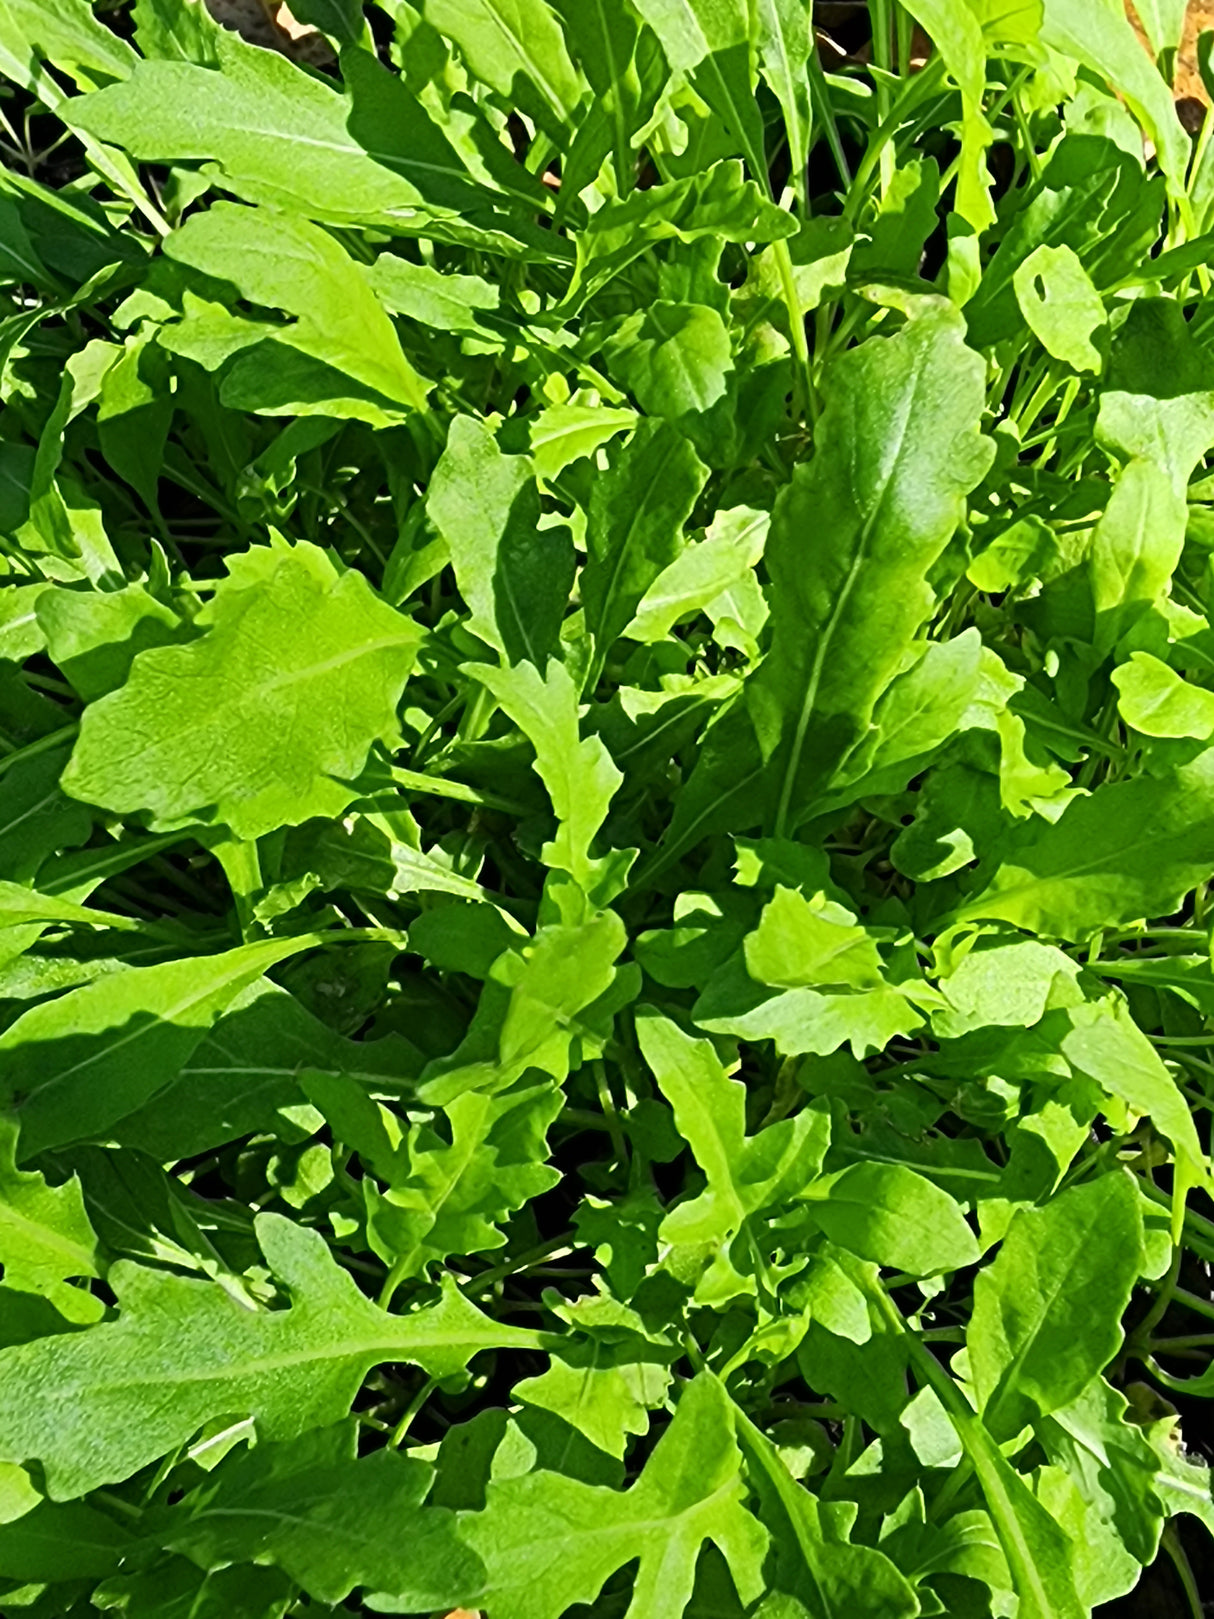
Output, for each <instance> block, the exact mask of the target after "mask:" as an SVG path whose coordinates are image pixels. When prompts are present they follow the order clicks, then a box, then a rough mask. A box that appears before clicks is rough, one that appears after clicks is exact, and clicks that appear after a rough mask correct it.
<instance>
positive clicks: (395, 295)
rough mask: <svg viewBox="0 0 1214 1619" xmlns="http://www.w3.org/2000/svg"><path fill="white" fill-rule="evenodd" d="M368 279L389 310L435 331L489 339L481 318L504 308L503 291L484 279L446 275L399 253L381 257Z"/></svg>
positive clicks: (474, 276)
mask: <svg viewBox="0 0 1214 1619" xmlns="http://www.w3.org/2000/svg"><path fill="white" fill-rule="evenodd" d="M367 279H368V280H369V282H370V284H371V288H372V290H373V291H374V293H375V296H376V297H377V298H378V299H379V301H380V302H381V303H382V304H384V305H385V306H386V307H387V308H388V309H391V310H392V311H394V313H396V314H399V315H404V316H406V317H407V318H408V319H409V320H412V321H416V322H417V323H418V325H419V326H429V327H431V328H433V329H434V330H435V331H440V332H466V333H468V334H470V335H471V336H474V337H486V336H488V335H489V333H488V328H487V327H486V326H485V325H484V324H483V323H482V321H481V320H480V319H479V318H478V317H480V316H481V315H482V313H483V314H486V315H490V314H493V313H495V312H496V311H497V310H498V309H499V308H500V307H501V289H500V288H498V287H495V286H494V285H493V283H492V282H491V281H486V280H485V279H484V278H483V277H482V276H479V275H444V274H443V273H442V272H441V271H440V270H435V269H433V268H432V267H431V266H430V265H428V264H413V263H412V262H411V261H410V260H409V259H404V258H401V257H400V256H399V255H397V254H395V253H381V254H380V255H379V257H378V258H377V259H376V261H375V263H374V264H373V265H372V266H371V268H370V271H369V272H368V276H367Z"/></svg>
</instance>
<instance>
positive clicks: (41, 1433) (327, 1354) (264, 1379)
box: [0, 1215, 541, 1500]
mask: <svg viewBox="0 0 1214 1619" xmlns="http://www.w3.org/2000/svg"><path fill="white" fill-rule="evenodd" d="M257 1234H258V1241H259V1242H260V1244H261V1246H262V1251H263V1252H264V1254H265V1257H266V1260H267V1262H268V1264H269V1265H270V1267H271V1269H272V1270H273V1271H274V1273H275V1274H276V1275H277V1276H278V1278H279V1280H280V1281H281V1282H282V1283H283V1285H284V1286H285V1287H286V1288H287V1290H288V1292H289V1293H290V1296H291V1299H292V1305H291V1307H290V1309H287V1310H264V1309H250V1308H249V1307H248V1304H247V1303H241V1304H238V1303H237V1302H236V1301H235V1300H234V1299H232V1298H231V1296H230V1295H229V1294H228V1293H226V1292H225V1291H224V1290H223V1289H222V1288H220V1287H218V1286H217V1285H216V1284H215V1283H213V1282H195V1281H187V1280H185V1279H184V1278H182V1277H178V1276H173V1275H172V1274H169V1273H166V1272H161V1271H153V1270H145V1269H142V1268H140V1267H139V1266H136V1265H132V1264H130V1263H129V1262H128V1261H123V1262H122V1263H121V1264H119V1265H116V1266H114V1267H113V1269H112V1270H111V1271H110V1282H111V1285H112V1286H113V1288H114V1291H115V1293H116V1294H117V1295H118V1299H119V1313H118V1317H117V1319H116V1320H115V1321H112V1322H108V1323H105V1324H102V1325H99V1326H94V1327H89V1328H86V1329H85V1330H84V1331H83V1332H80V1333H69V1334H66V1335H63V1336H60V1337H57V1338H54V1339H50V1340H40V1341H35V1342H34V1343H32V1344H20V1345H18V1346H16V1347H15V1348H11V1349H5V1350H0V1410H3V1412H4V1422H3V1429H4V1438H3V1440H2V1441H0V1455H2V1457H3V1459H4V1460H5V1461H29V1460H33V1459H35V1458H36V1459H37V1460H38V1461H39V1462H40V1463H41V1464H42V1466H43V1468H44V1469H45V1472H46V1480H47V1486H48V1489H49V1491H50V1494H51V1498H52V1499H53V1500H70V1499H71V1498H72V1497H73V1496H77V1495H83V1494H84V1493H85V1492H86V1491H88V1490H91V1489H94V1488H96V1487H97V1485H99V1484H106V1483H111V1482H115V1481H117V1480H120V1479H124V1478H129V1477H130V1475H131V1474H132V1473H134V1472H135V1471H137V1469H139V1468H140V1467H142V1466H144V1465H145V1464H146V1463H147V1462H150V1461H154V1460H156V1459H157V1458H158V1457H160V1456H163V1455H164V1454H165V1453H166V1452H167V1451H169V1450H172V1449H173V1448H174V1447H175V1446H177V1445H180V1444H182V1443H184V1441H185V1440H187V1439H189V1438H190V1437H191V1436H192V1435H193V1434H195V1433H196V1432H197V1431H198V1429H200V1428H201V1427H202V1426H203V1424H204V1423H206V1422H208V1421H210V1420H211V1419H212V1418H214V1417H217V1416H220V1415H223V1414H226V1413H231V1412H239V1413H247V1414H249V1415H251V1416H253V1417H254V1418H256V1420H257V1422H258V1424H259V1428H260V1431H261V1432H262V1433H264V1435H265V1437H266V1438H267V1439H281V1440H286V1439H290V1438H292V1437H294V1436H295V1435H297V1434H301V1433H305V1432H307V1430H308V1429H309V1428H315V1427H323V1426H325V1425H326V1424H328V1423H332V1422H334V1421H337V1420H339V1419H340V1418H342V1417H344V1416H345V1414H346V1411H347V1409H348V1407H349V1405H350V1402H351V1400H352V1398H353V1396H354V1394H355V1393H356V1391H357V1389H358V1386H359V1384H360V1382H361V1381H362V1378H363V1376H364V1375H365V1373H366V1371H367V1369H368V1368H369V1367H370V1366H373V1365H375V1364H376V1363H377V1362H378V1361H381V1360H412V1361H414V1362H415V1363H417V1364H420V1365H422V1366H424V1367H427V1368H428V1369H429V1370H431V1372H434V1373H437V1374H438V1375H444V1373H445V1374H446V1375H450V1373H451V1372H452V1371H455V1370H458V1368H459V1367H460V1366H461V1365H462V1364H463V1363H464V1360H465V1359H466V1357H467V1356H468V1355H469V1354H475V1353H476V1351H477V1350H479V1349H491V1348H495V1347H498V1346H502V1345H506V1344H510V1343H514V1344H518V1345H522V1344H524V1343H525V1344H528V1345H531V1346H533V1347H538V1346H539V1343H540V1342H541V1340H540V1339H539V1337H538V1335H537V1334H535V1333H531V1332H524V1331H522V1330H521V1329H518V1328H501V1327H497V1326H495V1325H494V1323H492V1322H490V1321H488V1320H487V1319H486V1318H485V1317H484V1316H482V1315H481V1314H480V1312H479V1311H478V1310H477V1309H475V1307H474V1306H473V1305H471V1304H469V1303H468V1302H467V1300H465V1299H462V1298H461V1297H460V1295H459V1294H458V1292H456V1291H455V1289H454V1287H453V1286H449V1287H448V1288H447V1289H446V1290H445V1292H444V1296H443V1300H442V1302H441V1303H440V1304H437V1305H431V1306H428V1307H426V1308H424V1309H422V1310H420V1311H417V1312H415V1313H414V1314H413V1315H410V1316H392V1315H388V1314H387V1313H386V1312H385V1311H383V1310H380V1309H378V1308H377V1307H376V1306H375V1305H373V1304H372V1303H371V1302H370V1301H369V1300H368V1299H366V1298H364V1297H363V1295H362V1294H361V1293H360V1292H359V1291H358V1289H357V1288H356V1287H355V1285H354V1283H353V1282H352V1281H351V1279H350V1277H349V1276H348V1275H347V1274H346V1273H344V1272H343V1271H342V1270H341V1268H340V1267H339V1266H338V1265H337V1263H336V1261H335V1260H334V1259H333V1258H332V1256H331V1255H330V1254H329V1253H328V1250H327V1249H326V1247H325V1244H324V1239H323V1238H322V1237H321V1236H320V1235H319V1234H318V1233H316V1232H313V1231H307V1230H305V1229H304V1228H303V1227H302V1226H296V1225H293V1224H292V1223H291V1222H290V1221H289V1220H286V1219H284V1218H283V1217H282V1216H281V1215H260V1216H258V1221H257ZM285 1364H290V1365H296V1366H300V1367H307V1368H308V1369H309V1370H308V1381H307V1384H306V1388H307V1396H306V1398H302V1397H301V1396H302V1392H303V1388H304V1386H305V1385H304V1384H302V1383H301V1382H297V1381H296V1380H295V1379H286V1380H284V1379H283V1378H282V1376H281V1375H280V1373H281V1369H282V1367H283V1366H284V1365H285ZM51 1391H53V1393H52V1392H51Z"/></svg>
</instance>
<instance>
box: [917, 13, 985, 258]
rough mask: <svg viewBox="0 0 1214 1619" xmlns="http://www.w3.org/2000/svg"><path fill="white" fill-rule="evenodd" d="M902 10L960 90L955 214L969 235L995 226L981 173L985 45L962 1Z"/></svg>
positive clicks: (975, 19)
mask: <svg viewBox="0 0 1214 1619" xmlns="http://www.w3.org/2000/svg"><path fill="white" fill-rule="evenodd" d="M906 9H907V10H908V11H909V12H910V14H911V16H912V17H914V18H915V20H916V21H917V22H918V23H919V24H920V25H921V27H922V28H923V29H924V31H925V32H926V34H927V35H928V37H929V38H930V39H932V40H935V41H937V42H938V44H937V48H938V49H939V51H940V53H941V55H942V56H943V57H944V61H945V65H946V66H947V68H948V70H949V72H950V73H951V74H952V76H953V78H954V80H955V81H956V84H957V88H958V89H959V90H960V91H961V156H960V172H959V173H958V176H957V212H958V213H959V214H960V216H961V218H962V219H963V220H965V222H966V224H967V225H969V226H970V227H971V228H972V229H973V230H974V231H976V232H979V233H981V232H982V231H984V230H985V229H986V228H987V227H988V226H989V225H993V224H994V223H995V209H994V206H993V204H992V202H991V198H990V182H989V180H988V178H987V174H986V148H987V147H988V146H989V145H990V143H991V141H992V139H993V137H994V131H993V130H992V128H991V126H990V124H989V123H988V122H987V119H986V116H985V114H984V113H983V110H982V93H983V89H984V87H985V82H986V41H985V39H984V38H983V32H982V28H981V26H980V19H979V18H978V17H977V16H975V14H974V7H973V6H971V5H969V4H968V3H967V0H907V6H906Z"/></svg>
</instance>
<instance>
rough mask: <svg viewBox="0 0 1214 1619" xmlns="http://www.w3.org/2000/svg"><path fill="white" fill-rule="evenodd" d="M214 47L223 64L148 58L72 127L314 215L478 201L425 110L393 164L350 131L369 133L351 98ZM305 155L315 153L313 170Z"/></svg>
mask: <svg viewBox="0 0 1214 1619" xmlns="http://www.w3.org/2000/svg"><path fill="white" fill-rule="evenodd" d="M215 44H216V51H217V54H218V58H219V68H218V69H211V68H205V67H200V66H198V65H196V64H194V63H187V62H166V61H150V62H140V63H139V64H138V65H137V66H136V68H135V70H134V72H133V73H131V75H130V76H129V78H127V79H125V80H124V82H123V83H121V84H115V85H111V86H110V87H109V88H107V89H105V90H98V91H96V92H94V93H93V94H92V95H87V96H79V97H77V98H75V99H74V100H73V101H72V103H71V107H70V109H67V111H68V115H69V117H70V121H71V125H72V127H73V128H75V129H80V130H83V131H84V132H85V133H86V134H89V135H92V136H95V137H96V138H97V139H98V140H102V141H108V142H111V143H113V144H115V145H119V146H122V147H124V148H125V149H126V150H127V151H128V152H130V154H131V155H132V156H133V157H137V158H140V159H141V160H142V159H149V160H156V161H177V160H187V161H188V160H195V161H197V160H200V159H204V158H205V159H211V160H212V161H214V162H215V163H217V164H218V165H219V167H220V170H221V173H222V177H223V180H224V182H225V183H226V185H227V186H228V187H229V188H230V189H231V190H233V191H235V192H236V193H237V195H239V196H242V197H244V198H246V199H247V200H248V201H252V202H265V203H268V204H270V205H271V206H276V207H281V208H285V209H287V210H289V211H291V212H296V213H300V214H302V215H303V216H304V218H305V219H325V220H329V221H332V222H334V223H339V224H340V223H349V222H352V221H355V220H359V221H363V220H375V219H379V220H383V221H385V222H387V221H388V220H390V219H391V218H392V217H393V216H394V215H396V214H401V215H402V216H403V217H405V218H407V217H408V215H409V213H410V212H411V211H412V210H413V209H415V208H418V207H419V206H420V207H427V206H430V205H432V206H434V207H435V208H437V209H439V210H442V209H446V208H458V207H459V206H460V205H461V203H463V204H469V205H471V201H472V199H473V198H474V197H475V196H476V190H475V187H474V186H473V185H472V182H471V179H470V176H469V174H468V171H467V169H466V168H465V166H464V165H463V163H462V162H461V161H460V159H459V157H458V156H457V155H456V153H455V151H454V150H453V149H452V147H451V146H450V145H449V143H448V142H447V141H446V140H445V139H444V137H443V136H442V134H441V133H440V131H439V130H438V129H437V128H436V127H435V126H434V125H433V124H432V123H431V122H430V120H429V119H428V118H426V117H425V115H424V114H422V113H421V112H420V109H418V112H417V114H416V115H415V117H414V119H413V132H414V135H415V138H414V140H413V141H412V142H411V147H412V149H411V150H410V151H409V153H408V155H407V156H404V157H403V158H401V157H398V156H397V154H396V152H395V151H392V150H389V152H387V153H385V154H384V155H385V156H388V157H390V158H391V162H390V163H384V162H379V161H377V160H376V158H375V157H373V156H372V155H371V154H370V153H369V152H368V151H367V150H365V149H364V147H363V146H362V145H360V143H359V141H358V139H357V137H356V135H355V134H353V133H352V132H351V127H350V126H351V124H352V123H354V124H355V128H358V127H360V126H359V124H358V123H356V122H355V121H354V120H353V119H352V117H351V105H350V102H349V101H348V100H347V98H346V97H345V96H343V95H340V94H338V92H337V91H336V90H334V89H333V88H332V87H331V85H330V84H329V83H328V82H327V81H326V80H324V79H322V78H320V77H313V76H311V75H309V74H307V73H304V72H303V71H302V70H301V69H299V68H297V67H295V66H294V65H293V64H292V63H290V62H289V61H287V60H286V58H285V57H283V56H280V55H278V54H276V53H275V52H272V51H262V50H251V49H249V48H248V47H247V46H245V45H244V44H243V43H242V42H241V41H240V40H238V39H236V38H234V36H233V35H231V34H229V33H227V32H226V31H222V30H221V31H220V32H219V33H218V34H217V36H216V40H215ZM360 54H361V53H360ZM363 71H364V72H366V73H368V74H370V73H371V72H372V71H373V65H372V69H365V70H363ZM351 82H353V83H355V84H357V85H358V87H359V90H360V92H363V93H364V94H366V95H367V97H368V99H370V98H371V96H372V95H373V93H374V89H375V86H376V83H377V81H376V80H375V79H374V77H370V78H369V80H368V81H364V82H361V83H360V81H359V80H358V78H357V76H356V74H355V73H351ZM389 82H391V81H389ZM404 96H405V92H404V90H403V87H401V97H404ZM399 99H400V98H397V100H398V104H399ZM302 151H306V152H308V153H309V159H308V162H307V164H306V165H305V166H303V167H301V162H300V153H301V152H302Z"/></svg>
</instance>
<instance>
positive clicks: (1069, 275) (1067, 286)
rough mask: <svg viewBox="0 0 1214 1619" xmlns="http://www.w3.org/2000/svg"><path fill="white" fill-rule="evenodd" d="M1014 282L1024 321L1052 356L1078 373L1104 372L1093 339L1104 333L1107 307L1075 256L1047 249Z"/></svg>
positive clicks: (1060, 249)
mask: <svg viewBox="0 0 1214 1619" xmlns="http://www.w3.org/2000/svg"><path fill="white" fill-rule="evenodd" d="M1012 280H1013V284H1014V286H1015V288H1016V299H1017V301H1018V303H1019V304H1020V309H1021V312H1022V314H1023V315H1024V318H1025V320H1026V321H1028V323H1029V326H1030V327H1031V328H1032V330H1033V332H1034V333H1035V334H1036V336H1037V337H1038V338H1039V339H1040V341H1041V343H1042V345H1043V346H1044V347H1045V348H1046V349H1047V350H1048V351H1049V353H1050V354H1052V355H1053V356H1054V358H1055V359H1056V360H1062V361H1063V362H1064V363H1065V364H1066V365H1069V366H1070V367H1071V368H1072V369H1073V370H1075V371H1099V370H1100V367H1101V364H1102V361H1101V356H1100V351H1099V349H1097V347H1096V345H1095V344H1094V343H1093V342H1092V334H1093V333H1094V332H1098V331H1101V330H1103V328H1104V325H1105V314H1104V304H1103V302H1102V301H1101V297H1100V294H1099V293H1098V292H1097V291H1096V289H1095V287H1094V286H1093V285H1092V282H1091V278H1090V277H1089V275H1088V273H1087V271H1086V270H1085V269H1084V267H1083V265H1082V263H1081V262H1080V259H1079V256H1078V255H1077V254H1076V253H1075V251H1074V250H1073V249H1072V248H1069V247H1066V246H1062V247H1047V246H1045V245H1044V244H1043V245H1042V246H1041V247H1039V248H1037V249H1036V250H1035V251H1034V252H1032V253H1030V254H1029V256H1028V258H1027V259H1025V261H1024V263H1023V264H1021V265H1020V266H1019V267H1018V268H1017V270H1016V273H1015V275H1014V276H1013V278H1012Z"/></svg>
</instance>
